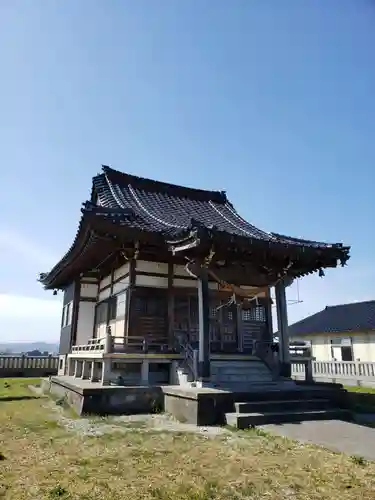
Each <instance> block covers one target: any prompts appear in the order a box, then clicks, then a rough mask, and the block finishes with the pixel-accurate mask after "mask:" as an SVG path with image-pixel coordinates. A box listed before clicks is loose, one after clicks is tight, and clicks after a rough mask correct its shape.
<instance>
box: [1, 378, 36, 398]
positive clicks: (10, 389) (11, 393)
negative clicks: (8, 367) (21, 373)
mask: <svg viewBox="0 0 375 500" xmlns="http://www.w3.org/2000/svg"><path fill="white" fill-rule="evenodd" d="M29 385H36V386H39V385H40V378H22V377H20V378H4V379H0V401H1V399H2V398H3V399H8V398H22V397H28V396H30V397H31V396H35V394H33V393H32V392H31V391H30V389H29V388H28V386H29Z"/></svg>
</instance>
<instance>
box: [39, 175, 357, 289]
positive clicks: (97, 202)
mask: <svg viewBox="0 0 375 500" xmlns="http://www.w3.org/2000/svg"><path fill="white" fill-rule="evenodd" d="M81 211H82V217H81V221H80V224H79V227H78V231H77V233H76V237H75V240H74V242H73V244H72V245H71V247H70V249H69V250H68V252H67V253H66V254H65V255H64V257H63V258H62V259H61V260H60V261H59V262H58V263H57V264H56V265H55V267H54V268H53V269H52V270H51V271H50V272H49V273H44V274H42V275H41V277H40V280H41V281H42V283H43V284H44V285H45V286H47V287H55V286H56V287H58V286H61V285H63V284H64V283H65V281H66V279H68V278H69V277H70V276H71V275H72V272H73V270H74V272H76V273H77V272H78V271H79V270H80V269H81V270H82V269H83V268H84V267H85V266H87V265H88V264H90V265H94V261H95V255H97V256H98V258H99V253H100V252H102V253H103V255H104V254H105V251H108V249H107V250H106V249H105V247H104V245H101V248H97V249H96V250H94V249H93V248H92V246H93V245H97V243H96V241H97V240H95V238H93V235H99V236H104V237H109V238H110V237H111V236H115V237H116V238H117V241H120V240H122V241H124V240H128V241H136V240H138V239H142V238H143V239H147V238H152V241H153V242H154V244H155V245H161V246H163V245H164V246H165V247H168V246H169V248H170V249H171V251H173V252H174V251H180V250H179V249H181V248H182V249H183V248H188V247H189V245H192V246H194V245H197V244H199V242H201V241H203V240H205V241H209V242H211V241H213V240H216V241H218V239H222V240H223V241H225V242H229V243H228V244H230V245H233V246H235V247H238V246H243V247H247V248H248V250H249V254H251V253H252V251H253V247H257V248H259V247H260V248H261V252H262V253H263V254H264V253H265V252H268V251H270V250H272V249H274V250H276V251H279V252H281V253H282V254H283V256H282V257H281V258H279V260H280V259H282V258H283V259H284V260H285V261H287V260H288V258H289V259H292V260H293V262H294V264H295V265H296V266H297V267H296V269H295V275H300V276H302V275H303V274H306V273H310V272H314V271H316V270H317V269H320V268H323V267H334V266H336V265H337V262H339V263H341V264H342V265H344V264H345V262H346V261H347V260H348V258H349V247H344V246H343V245H342V244H341V243H335V244H328V243H321V242H316V241H310V240H301V239H298V238H291V237H288V236H283V235H280V234H277V233H269V232H266V231H263V230H261V229H259V228H257V227H255V226H254V225H252V224H251V223H249V222H247V221H246V220H245V219H243V218H242V217H241V216H240V215H239V214H238V213H237V211H236V210H235V208H234V207H233V205H232V204H231V203H230V201H229V200H228V198H227V196H226V194H225V192H224V191H208V190H202V189H194V188H188V187H183V186H178V185H174V184H168V183H165V182H159V181H154V180H151V179H145V178H142V177H137V176H134V175H130V174H126V173H123V172H119V171H117V170H114V169H112V168H110V167H107V166H103V167H102V172H101V173H99V174H98V175H97V176H95V177H94V178H93V183H92V190H91V200H90V201H87V202H85V203H84V204H83V208H82V210H81ZM115 233H116V234H115ZM179 245H180V246H179ZM90 246H91V248H90ZM108 246H109V243H108ZM178 246H179V249H177V247H178ZM95 252H97V253H95ZM83 255H85V260H84V259H83V257H82V256H83ZM292 256H293V257H292ZM301 256H302V258H301V259H300V257H301ZM271 260H272V259H271ZM297 261H298V262H297ZM302 261H303V262H302ZM286 265H287V264H286ZM298 266H299V267H298ZM68 267H69V268H70V271H68V270H67V269H68ZM266 271H267V270H266ZM68 275H69V276H68Z"/></svg>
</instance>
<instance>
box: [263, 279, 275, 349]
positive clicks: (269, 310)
mask: <svg viewBox="0 0 375 500" xmlns="http://www.w3.org/2000/svg"><path fill="white" fill-rule="evenodd" d="M265 309H266V323H267V338H265V339H263V340H266V341H268V342H272V341H273V324H272V300H271V288H270V287H268V288H267V292H266V300H265Z"/></svg>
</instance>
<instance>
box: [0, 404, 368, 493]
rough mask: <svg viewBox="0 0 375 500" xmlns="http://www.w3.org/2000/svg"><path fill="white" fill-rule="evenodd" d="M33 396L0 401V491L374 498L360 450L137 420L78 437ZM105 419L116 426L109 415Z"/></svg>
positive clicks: (259, 433) (262, 434)
mask: <svg viewBox="0 0 375 500" xmlns="http://www.w3.org/2000/svg"><path fill="white" fill-rule="evenodd" d="M43 405H44V406H45V400H43V399H35V400H24V401H12V402H9V403H7V404H4V405H3V407H2V411H1V412H0V428H1V453H2V455H3V456H4V457H6V460H4V461H3V462H1V466H0V498H1V500H14V499H17V500H30V499H38V500H51V499H57V498H61V499H63V500H64V499H69V500H99V499H100V500H120V499H125V498H126V499H127V500H155V499H159V500H172V499H173V500H214V499H215V500H245V499H247V500H250V499H254V500H255V499H263V498H264V499H266V498H270V499H272V500H284V499H285V498H290V499H293V500H307V499H312V500H318V499H319V500H322V499H323V500H324V499H327V500H328V499H330V500H339V499H340V500H349V499H353V500H354V499H358V498H363V499H365V500H370V499H371V500H373V498H374V475H375V464H374V463H372V462H367V461H366V462H365V463H364V462H363V461H362V460H361V458H360V457H346V456H344V455H340V454H335V453H331V452H329V451H327V450H324V449H322V448H316V447H314V446H311V445H303V444H300V443H295V442H293V441H290V440H287V439H284V438H281V437H274V436H271V435H270V434H268V433H265V432H262V431H261V430H259V429H258V430H256V429H250V430H249V431H238V432H226V433H223V434H220V435H218V436H217V437H215V438H207V437H205V436H202V435H199V434H193V433H183V432H180V433H173V432H170V433H169V432H167V431H162V432H160V431H159V432H153V431H150V430H149V429H143V428H137V427H138V425H137V426H135V427H136V428H134V430H129V431H128V432H125V433H124V432H113V433H111V434H107V435H103V436H89V437H85V436H84V435H82V434H80V433H79V432H76V431H72V430H69V429H67V428H65V427H64V426H62V425H59V424H58V422H53V423H52V421H53V416H52V413H53V412H52V410H48V409H46V408H45V407H43ZM49 411H51V413H50V414H49V413H48V412H49ZM98 420H99V419H98ZM97 423H98V425H100V422H99V421H98V422H97ZM106 423H111V424H112V423H113V425H115V426H118V428H119V429H121V427H122V424H121V423H117V422H116V419H113V420H112V419H110V418H109V419H103V422H102V424H103V425H105V424H106ZM78 427H79V426H78Z"/></svg>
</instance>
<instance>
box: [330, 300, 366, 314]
mask: <svg viewBox="0 0 375 500" xmlns="http://www.w3.org/2000/svg"><path fill="white" fill-rule="evenodd" d="M370 302H374V303H375V299H371V300H358V301H354V302H344V303H343V304H334V305H332V306H328V305H327V306H326V307H325V308H324V309H323V311H325V310H326V309H333V308H334V307H343V306H354V305H357V304H369V303H370Z"/></svg>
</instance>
